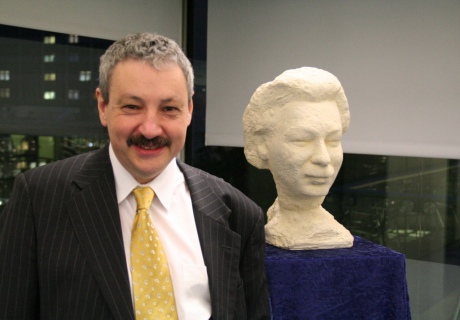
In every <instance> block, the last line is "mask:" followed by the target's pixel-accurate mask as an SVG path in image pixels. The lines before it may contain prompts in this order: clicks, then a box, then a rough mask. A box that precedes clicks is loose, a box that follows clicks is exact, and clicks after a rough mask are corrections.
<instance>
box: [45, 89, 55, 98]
mask: <svg viewBox="0 0 460 320" xmlns="http://www.w3.org/2000/svg"><path fill="white" fill-rule="evenodd" d="M43 99H45V100H54V99H56V92H55V91H45V93H43Z"/></svg>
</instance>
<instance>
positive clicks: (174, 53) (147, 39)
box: [99, 32, 193, 103]
mask: <svg viewBox="0 0 460 320" xmlns="http://www.w3.org/2000/svg"><path fill="white" fill-rule="evenodd" d="M128 59H133V60H139V61H145V62H147V63H149V64H150V65H151V66H152V67H154V68H156V69H159V68H160V67H161V66H164V65H168V64H174V63H177V64H178V65H179V67H180V68H181V69H182V72H183V73H184V76H185V81H186V83H187V93H188V100H189V101H190V100H191V99H192V96H193V68H192V65H191V63H190V61H189V60H188V58H187V57H186V56H185V54H184V52H183V51H182V49H181V48H180V47H179V45H178V44H177V43H176V42H175V41H174V40H171V39H169V38H166V37H164V36H161V35H158V34H154V33H147V32H143V33H136V34H130V35H128V36H126V37H124V38H123V39H120V40H118V41H116V42H115V43H113V44H112V45H111V46H110V47H109V48H108V49H107V51H106V52H105V53H104V54H103V55H102V56H101V58H100V65H99V88H100V90H101V93H102V97H103V98H104V101H105V102H106V103H108V102H109V87H110V80H111V77H112V73H113V69H114V68H115V66H116V64H117V63H118V62H121V61H124V60H128Z"/></svg>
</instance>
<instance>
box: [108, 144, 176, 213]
mask: <svg viewBox="0 0 460 320" xmlns="http://www.w3.org/2000/svg"><path fill="white" fill-rule="evenodd" d="M109 155H110V161H111V162H112V167H113V174H114V177H115V186H116V190H117V201H118V204H120V203H121V202H122V201H123V200H125V199H126V198H127V197H128V196H129V195H130V193H131V192H132V191H133V189H134V188H135V187H137V186H138V185H140V184H139V182H137V181H136V179H134V177H133V176H132V175H131V174H130V173H129V172H128V170H126V169H125V167H123V165H122V164H121V163H120V161H119V160H118V158H117V157H116V155H115V152H114V151H113V148H112V144H110V146H109ZM181 182H184V176H183V174H182V172H181V171H180V169H179V167H178V166H177V162H176V159H173V160H172V161H171V162H170V163H169V164H168V165H167V166H166V168H165V169H164V170H163V172H161V173H160V174H159V175H158V176H157V177H156V178H155V179H153V180H152V181H150V182H149V183H147V184H146V185H147V186H149V187H151V188H152V189H153V191H154V192H155V195H156V198H157V199H158V200H159V201H160V203H161V204H162V205H163V206H164V207H165V209H166V210H167V211H169V209H170V208H171V203H172V200H173V196H174V192H175V190H176V188H177V186H178V185H179V184H180V183H181Z"/></svg>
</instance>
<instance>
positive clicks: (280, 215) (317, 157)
mask: <svg viewBox="0 0 460 320" xmlns="http://www.w3.org/2000/svg"><path fill="white" fill-rule="evenodd" d="M349 124H350V112H349V108H348V101H347V98H346V96H345V93H344V90H343V88H342V85H341V84H340V82H339V80H338V79H337V78H336V77H335V76H334V75H332V74H331V73H329V72H327V71H324V70H321V69H317V68H310V67H303V68H299V69H292V70H287V71H285V72H283V73H282V74H281V75H279V76H278V77H276V78H275V79H274V80H273V81H271V82H268V83H265V84H262V85H261V86H260V87H259V88H258V89H257V90H256V91H255V93H254V94H253V96H252V98H251V100H250V102H249V105H248V106H247V107H246V110H245V112H244V115H243V127H244V142H245V145H244V153H245V156H246V159H247V160H248V162H249V163H251V164H252V165H253V166H255V167H257V168H259V169H269V170H270V171H271V173H272V175H273V178H274V180H275V184H276V191H277V198H276V200H275V202H274V203H273V205H272V206H271V207H270V208H269V210H268V212H267V217H268V222H267V224H266V226H265V233H266V242H267V243H269V244H271V245H274V246H277V247H281V248H285V249H290V250H305V249H331V248H346V247H351V246H353V236H352V235H351V233H350V232H349V231H348V230H347V229H346V228H345V227H343V226H342V225H341V224H340V223H339V222H338V221H336V220H335V219H334V217H333V216H332V215H331V214H330V213H329V212H327V211H326V210H325V209H324V208H323V207H322V203H323V201H324V198H325V197H326V195H327V194H328V192H329V189H330V187H331V185H332V184H333V182H334V180H335V178H336V177H337V174H338V172H339V169H340V166H341V165H342V160H343V151H342V144H341V140H342V135H343V133H345V132H346V131H347V129H348V127H349Z"/></svg>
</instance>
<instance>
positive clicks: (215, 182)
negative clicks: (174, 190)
mask: <svg viewBox="0 0 460 320" xmlns="http://www.w3.org/2000/svg"><path fill="white" fill-rule="evenodd" d="M178 165H179V168H180V170H181V171H182V173H183V174H184V176H185V180H186V181H187V185H188V187H189V189H190V191H191V193H195V192H198V191H199V190H198V189H201V188H203V186H206V187H208V189H207V191H209V192H212V193H213V194H214V195H216V196H217V197H219V198H221V199H222V200H223V201H224V202H225V203H226V204H227V205H229V206H231V204H233V205H234V204H235V203H236V202H239V203H241V202H242V203H245V206H249V207H252V208H253V209H256V210H258V209H259V206H258V205H257V204H256V203H254V201H252V200H251V199H250V198H249V197H248V196H246V195H245V194H244V193H243V192H241V191H240V190H239V189H237V188H235V187H234V186H232V185H231V184H230V183H228V182H226V181H225V180H224V179H222V178H219V177H217V176H215V175H212V174H210V173H208V172H206V171H204V170H201V169H198V168H195V167H193V166H190V165H188V164H185V163H183V162H180V161H178Z"/></svg>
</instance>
